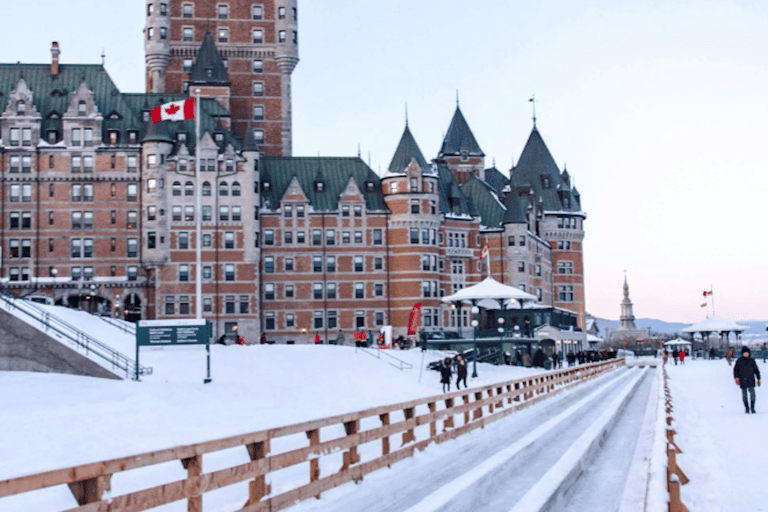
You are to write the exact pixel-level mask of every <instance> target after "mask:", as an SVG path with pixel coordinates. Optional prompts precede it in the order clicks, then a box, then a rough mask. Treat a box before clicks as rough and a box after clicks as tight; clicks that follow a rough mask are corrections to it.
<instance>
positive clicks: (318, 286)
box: [312, 283, 323, 300]
mask: <svg viewBox="0 0 768 512" xmlns="http://www.w3.org/2000/svg"><path fill="white" fill-rule="evenodd" d="M312 298H313V299H316V300H317V299H322V298H323V283H314V284H313V285H312Z"/></svg>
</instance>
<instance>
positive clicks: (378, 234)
mask: <svg viewBox="0 0 768 512" xmlns="http://www.w3.org/2000/svg"><path fill="white" fill-rule="evenodd" d="M382 243H383V238H382V230H381V229H379V228H376V229H374V230H373V245H381V244H382Z"/></svg>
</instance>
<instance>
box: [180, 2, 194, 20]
mask: <svg viewBox="0 0 768 512" xmlns="http://www.w3.org/2000/svg"><path fill="white" fill-rule="evenodd" d="M181 13H182V17H184V18H191V17H192V4H184V5H182V7H181Z"/></svg>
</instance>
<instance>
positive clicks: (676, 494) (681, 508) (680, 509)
mask: <svg viewBox="0 0 768 512" xmlns="http://www.w3.org/2000/svg"><path fill="white" fill-rule="evenodd" d="M667 486H668V490H669V512H689V511H688V507H686V506H685V505H684V504H683V502H682V501H681V500H680V480H679V479H678V478H677V475H669V481H668V483H667Z"/></svg>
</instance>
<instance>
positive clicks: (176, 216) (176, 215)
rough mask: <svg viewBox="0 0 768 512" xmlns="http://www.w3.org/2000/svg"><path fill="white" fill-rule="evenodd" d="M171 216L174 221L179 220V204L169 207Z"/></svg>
mask: <svg viewBox="0 0 768 512" xmlns="http://www.w3.org/2000/svg"><path fill="white" fill-rule="evenodd" d="M171 218H172V219H173V220H175V221H181V206H178V205H177V206H173V207H172V208H171Z"/></svg>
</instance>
